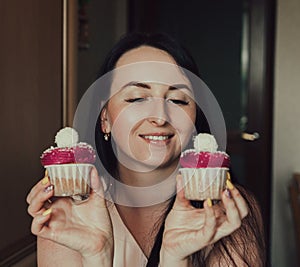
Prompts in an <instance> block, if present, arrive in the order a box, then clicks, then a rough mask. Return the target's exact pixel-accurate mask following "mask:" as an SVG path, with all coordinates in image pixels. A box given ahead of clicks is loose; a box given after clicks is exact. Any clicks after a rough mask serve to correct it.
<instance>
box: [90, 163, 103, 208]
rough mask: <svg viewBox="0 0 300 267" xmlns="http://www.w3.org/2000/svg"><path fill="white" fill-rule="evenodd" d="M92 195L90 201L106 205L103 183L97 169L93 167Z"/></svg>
mask: <svg viewBox="0 0 300 267" xmlns="http://www.w3.org/2000/svg"><path fill="white" fill-rule="evenodd" d="M91 189H92V190H91V194H90V200H92V201H93V200H96V202H97V203H100V204H101V206H103V204H104V203H105V198H104V190H103V182H102V181H101V179H100V177H99V175H98V172H97V169H96V168H95V167H93V169H92V171H91Z"/></svg>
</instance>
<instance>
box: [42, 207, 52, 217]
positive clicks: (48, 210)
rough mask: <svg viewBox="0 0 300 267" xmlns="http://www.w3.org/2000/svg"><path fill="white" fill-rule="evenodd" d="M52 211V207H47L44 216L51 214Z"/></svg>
mask: <svg viewBox="0 0 300 267" xmlns="http://www.w3.org/2000/svg"><path fill="white" fill-rule="evenodd" d="M51 212H52V209H51V208H50V209H47V210H45V211H44V212H43V216H47V215H48V214H50V213H51Z"/></svg>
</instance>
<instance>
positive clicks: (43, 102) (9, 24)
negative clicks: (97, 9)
mask: <svg viewBox="0 0 300 267" xmlns="http://www.w3.org/2000/svg"><path fill="white" fill-rule="evenodd" d="M62 2H63V1H61V0H46V1H39V0H27V1H18V0H1V1H0V22H1V23H0V32H1V42H0V101H1V104H0V110H1V112H0V122H1V131H0V140H1V141H0V142H1V145H0V147H1V153H0V165H1V171H0V181H1V182H0V188H1V194H0V210H1V216H0V217H1V220H0V221H1V222H0V224H1V227H0V236H1V238H0V265H1V266H11V264H13V263H14V262H15V261H16V260H18V259H19V258H22V257H23V256H24V255H26V254H27V253H29V252H30V251H32V250H34V249H35V245H34V240H35V237H34V236H33V235H31V232H30V224H31V218H30V217H29V215H28V214H27V204H26V202H25V198H26V195H27V194H28V192H29V190H30V188H31V187H32V186H33V185H34V184H35V183H36V182H37V181H38V180H39V179H40V178H41V177H42V175H43V168H42V167H41V164H40V160H39V157H40V154H41V152H42V151H43V150H44V149H45V148H47V147H49V146H50V145H52V144H53V136H54V134H55V133H56V131H57V130H58V129H59V128H60V127H61V126H62V64H61V63H62Z"/></svg>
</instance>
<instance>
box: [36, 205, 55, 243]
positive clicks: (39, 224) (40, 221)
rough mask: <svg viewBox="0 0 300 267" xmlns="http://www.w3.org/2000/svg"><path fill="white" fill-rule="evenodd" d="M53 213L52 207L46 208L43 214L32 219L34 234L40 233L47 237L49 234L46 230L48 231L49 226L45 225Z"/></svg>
mask: <svg viewBox="0 0 300 267" xmlns="http://www.w3.org/2000/svg"><path fill="white" fill-rule="evenodd" d="M51 213H52V209H51V208H50V209H48V210H44V212H43V213H42V214H40V215H38V216H36V217H35V218H34V219H33V220H32V224H31V232H32V233H33V234H34V235H39V236H42V237H46V238H47V234H46V233H45V232H46V231H47V228H48V227H47V226H46V225H45V223H46V222H47V221H49V219H50V218H51Z"/></svg>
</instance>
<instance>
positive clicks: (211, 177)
mask: <svg viewBox="0 0 300 267" xmlns="http://www.w3.org/2000/svg"><path fill="white" fill-rule="evenodd" d="M179 171H180V173H181V174H182V177H183V185H184V192H185V197H186V198H187V199H190V200H206V199H207V198H210V199H212V200H218V199H221V195H222V192H223V190H224V189H225V186H226V174H227V171H228V168H181V169H180V170H179Z"/></svg>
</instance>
